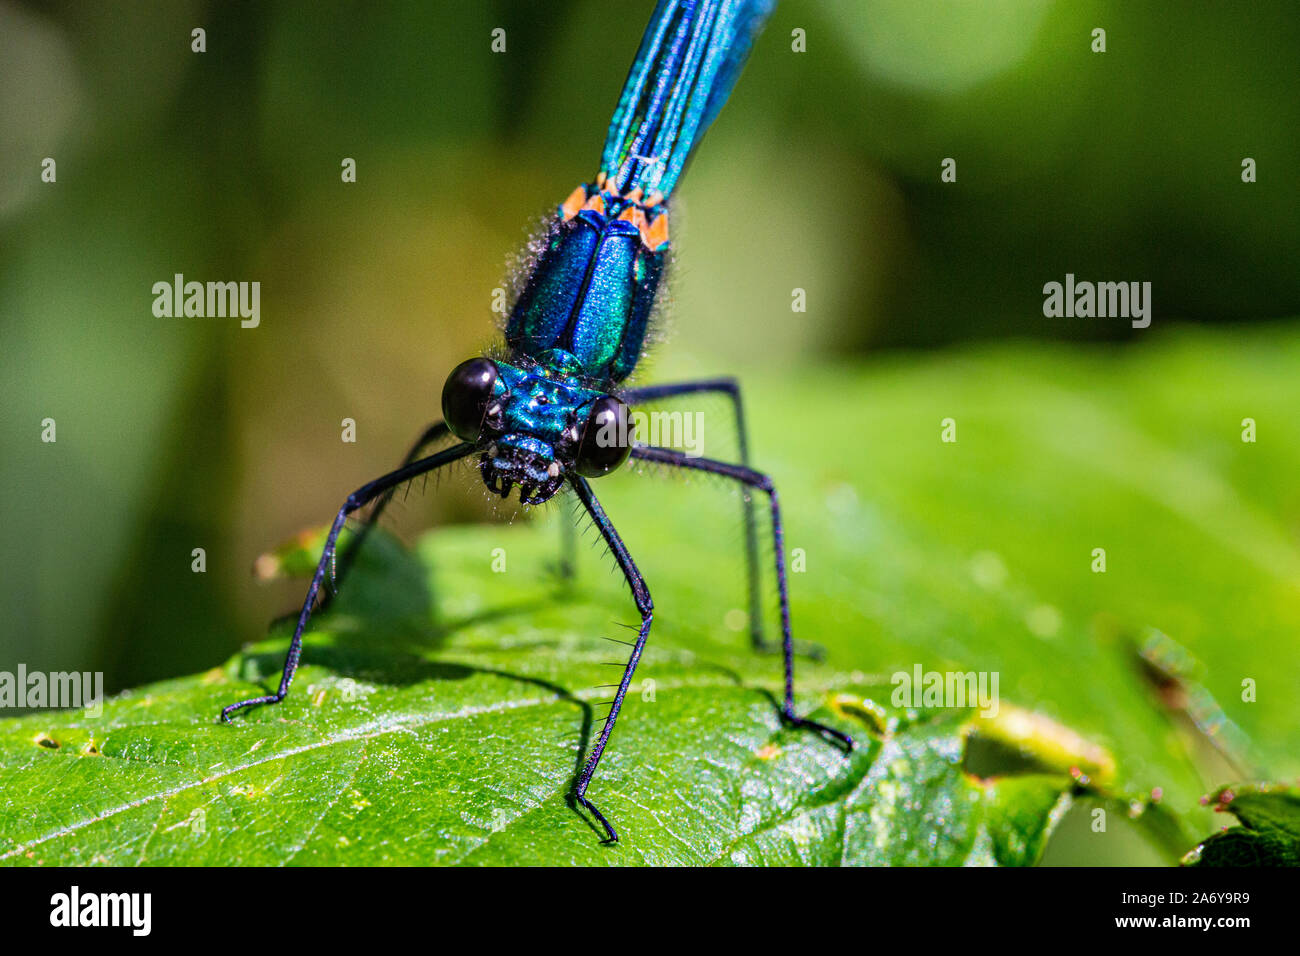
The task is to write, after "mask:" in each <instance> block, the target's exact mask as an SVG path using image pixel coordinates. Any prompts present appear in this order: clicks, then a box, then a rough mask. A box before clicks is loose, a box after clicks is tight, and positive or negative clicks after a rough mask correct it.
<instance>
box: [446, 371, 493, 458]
mask: <svg viewBox="0 0 1300 956" xmlns="http://www.w3.org/2000/svg"><path fill="white" fill-rule="evenodd" d="M497 374H498V373H497V365H496V363H495V362H493V361H491V360H490V359H485V358H472V359H469V360H468V361H465V362H461V363H460V364H459V365H457V366H456V367H455V368H454V369H452V370H451V374H450V375H448V376H447V384H446V385H444V386H443V387H442V417H443V419H444V420H445V421H446V422H447V427H448V428H450V429H451V433H452V434H453V435H455V436H456V437H457V438H459V439H460V440H461V441H467V442H477V441H478V440H479V436H480V435H481V434H482V432H483V419H484V418H486V417H487V413H488V404H489V403H490V402H491V401H492V399H493V397H494V394H493V393H494V390H495V386H496V383H497Z"/></svg>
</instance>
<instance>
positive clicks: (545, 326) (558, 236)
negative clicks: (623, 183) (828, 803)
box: [506, 193, 667, 387]
mask: <svg viewBox="0 0 1300 956" xmlns="http://www.w3.org/2000/svg"><path fill="white" fill-rule="evenodd" d="M596 195H597V196H599V193H597V194H596ZM620 205H623V206H624V209H622V210H620V209H619V208H618V207H619V206H620ZM631 208H634V206H633V205H632V204H627V203H626V201H622V200H618V199H617V198H615V197H611V202H610V204H609V206H607V207H606V209H605V210H604V211H602V210H601V209H599V208H583V209H580V210H579V211H578V212H576V213H574V214H573V215H572V216H570V217H569V218H568V219H564V218H563V216H564V213H563V212H562V213H561V214H560V216H558V217H557V221H556V222H555V223H554V224H553V225H552V227H551V229H550V233H549V234H548V236H547V243H546V248H545V251H543V253H542V255H541V257H540V258H539V260H538V262H537V263H536V265H535V266H534V268H533V272H532V275H531V276H530V277H529V280H528V283H527V285H526V286H525V287H524V291H523V294H522V295H521V296H520V297H519V301H518V302H517V303H516V304H515V308H514V311H513V312H512V313H511V316H510V322H509V325H508V326H507V328H506V342H507V344H509V346H510V347H511V349H512V350H518V351H521V352H524V353H525V354H527V355H529V356H532V357H533V358H538V357H540V356H541V354H542V353H543V352H545V351H547V350H550V349H562V350H564V351H565V352H568V353H570V354H571V355H572V356H574V358H575V359H576V360H577V362H578V365H579V367H580V371H581V374H582V375H583V376H584V377H585V378H586V379H588V380H589V381H591V382H593V383H598V384H600V385H604V386H606V387H608V386H612V385H613V384H615V383H617V382H621V381H622V380H623V379H625V378H627V376H628V375H629V374H630V373H631V372H632V369H633V368H635V367H636V363H637V359H639V358H640V356H641V348H642V345H643V344H644V341H645V334H646V329H647V327H648V325H649V321H650V311H651V309H652V308H653V307H654V301H655V292H656V291H657V290H658V288H659V277H660V276H661V275H662V273H663V267H664V260H665V259H666V257H667V243H666V242H665V243H664V244H663V248H660V249H658V250H655V251H652V250H651V249H650V248H648V247H647V245H646V243H645V242H644V241H643V239H642V235H641V231H640V229H638V227H637V225H636V224H635V223H634V222H632V221H631V220H629V219H620V218H617V216H618V214H619V212H620V211H626V209H631ZM659 215H667V213H666V212H665V211H662V210H661V211H660V212H659Z"/></svg>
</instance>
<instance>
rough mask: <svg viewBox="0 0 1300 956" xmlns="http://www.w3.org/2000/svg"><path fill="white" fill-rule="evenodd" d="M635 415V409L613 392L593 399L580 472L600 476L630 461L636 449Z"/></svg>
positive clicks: (579, 455)
mask: <svg viewBox="0 0 1300 956" xmlns="http://www.w3.org/2000/svg"><path fill="white" fill-rule="evenodd" d="M631 417H632V410H631V409H630V408H628V407H627V405H626V403H624V402H621V401H619V400H618V399H617V398H615V397H614V396H613V395H602V396H601V397H600V398H598V399H596V400H595V401H594V402H592V405H591V414H590V415H588V416H587V424H586V426H585V427H584V428H583V430H582V444H581V445H580V446H579V448H578V460H577V467H578V474H580V475H585V476H587V477H588V478H599V477H600V476H601V475H608V474H609V473H610V472H611V471H613V470H614V469H616V468H618V467H619V465H621V464H623V462H625V461H627V456H628V455H629V454H630V453H631V451H632V423H631Z"/></svg>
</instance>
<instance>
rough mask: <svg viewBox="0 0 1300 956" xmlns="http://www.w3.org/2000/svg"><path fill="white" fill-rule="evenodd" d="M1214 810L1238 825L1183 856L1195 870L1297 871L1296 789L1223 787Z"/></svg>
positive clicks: (1299, 823)
mask: <svg viewBox="0 0 1300 956" xmlns="http://www.w3.org/2000/svg"><path fill="white" fill-rule="evenodd" d="M1214 804H1215V806H1214V808H1215V809H1216V810H1218V811H1220V812H1226V813H1231V814H1232V815H1233V816H1235V817H1236V818H1237V819H1238V820H1240V821H1241V826H1237V827H1227V828H1225V829H1223V830H1221V831H1220V832H1219V833H1216V834H1214V835H1213V836H1211V837H1209V838H1208V839H1207V840H1205V841H1204V842H1203V843H1201V844H1200V845H1199V846H1198V847H1196V849H1194V850H1192V852H1191V853H1189V854H1188V855H1187V857H1186V858H1185V859H1184V862H1185V863H1187V864H1189V865H1193V866H1300V790H1297V789H1296V788H1295V787H1286V786H1278V785H1268V784H1258V785H1247V786H1241V787H1225V788H1223V789H1222V790H1220V791H1219V792H1218V793H1217V794H1215V797H1214Z"/></svg>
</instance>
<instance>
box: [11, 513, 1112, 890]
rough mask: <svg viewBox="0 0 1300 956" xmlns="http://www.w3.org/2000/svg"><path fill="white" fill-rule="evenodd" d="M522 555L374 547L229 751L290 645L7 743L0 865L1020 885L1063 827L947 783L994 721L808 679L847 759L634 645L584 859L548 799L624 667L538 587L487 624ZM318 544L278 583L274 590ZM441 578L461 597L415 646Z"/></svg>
mask: <svg viewBox="0 0 1300 956" xmlns="http://www.w3.org/2000/svg"><path fill="white" fill-rule="evenodd" d="M538 538H539V535H538V534H537V532H536V530H534V529H529V528H523V527H518V528H508V529H507V528H472V529H461V530H458V531H456V532H450V533H446V534H442V535H438V536H436V537H431V538H428V539H426V540H425V541H424V543H423V546H422V548H421V552H420V556H419V558H417V557H416V556H413V555H410V554H408V553H407V552H405V551H404V550H403V549H401V548H400V547H399V546H397V545H396V544H395V543H394V542H393V541H392V540H391V539H390V538H388V537H387V536H386V535H376V536H375V537H374V539H373V541H372V547H370V548H369V550H368V551H367V552H366V555H365V557H364V558H363V559H362V561H361V562H359V563H358V565H357V567H356V568H355V569H354V577H353V578H351V579H350V583H349V588H348V589H347V590H345V591H343V592H342V594H341V596H340V598H339V600H338V601H337V602H336V604H335V606H334V607H333V608H331V609H330V610H329V611H328V612H326V613H324V614H322V615H321V616H320V618H319V620H318V626H317V628H316V629H315V630H313V631H312V632H311V637H310V639H309V641H308V642H307V650H306V651H305V653H304V656H303V667H302V669H301V670H300V672H299V676H298V678H297V681H296V683H295V685H294V688H293V693H292V694H291V695H290V697H289V698H288V699H287V700H286V701H285V702H284V703H283V704H281V705H279V706H277V707H274V708H263V709H260V710H257V711H254V712H252V713H251V714H249V715H248V716H246V717H242V718H239V719H237V720H236V722H235V723H234V724H233V725H230V726H226V725H221V724H219V723H217V721H216V713H217V711H218V709H219V708H220V707H221V706H222V705H223V704H226V703H230V702H231V701H232V700H234V699H237V698H239V697H241V696H244V695H246V694H248V693H250V692H253V691H254V690H255V689H256V688H255V687H254V686H253V685H252V684H250V683H249V682H250V681H252V682H256V681H269V682H273V681H274V679H275V677H276V675H277V672H278V668H279V664H280V659H281V653H282V650H283V646H284V642H283V633H284V631H285V629H284V628H283V627H281V628H280V629H279V630H280V632H281V636H280V637H279V638H277V639H276V640H275V641H271V642H267V643H265V644H262V645H259V646H257V647H255V648H252V649H250V651H249V653H248V654H246V655H244V656H242V657H240V658H237V659H235V660H233V661H231V662H230V663H229V664H227V665H226V666H224V667H221V668H217V669H215V670H212V671H209V672H208V673H206V674H202V675H199V676H197V677H193V678H185V679H181V680H177V681H171V682H166V683H162V684H157V685H153V686H151V687H148V688H144V689H142V690H139V691H132V692H128V693H126V694H124V695H121V696H120V697H118V698H115V699H113V700H110V701H109V702H107V704H106V705H105V707H104V713H103V715H102V717H100V718H94V717H90V716H87V715H82V716H73V715H69V714H67V713H52V714H37V715H31V716H28V717H24V718H21V719H18V720H10V721H6V722H5V724H4V725H3V732H2V733H0V786H2V788H3V793H4V795H5V797H4V808H3V813H2V814H0V834H3V843H0V857H3V858H4V859H5V860H6V861H7V862H17V863H23V862H26V863H33V864H54V863H92V862H99V863H108V864H113V865H122V864H132V863H151V864H213V863H231V862H238V863H244V864H276V863H282V862H296V863H304V864H337V863H350V864H367V863H435V862H441V863H462V862H463V863H496V864H499V863H544V862H573V863H656V864H667V863H692V864H708V863H733V864H734V863H740V864H773V863H818V864H826V863H907V864H934V863H962V864H994V863H1002V864H1023V863H1029V862H1033V861H1034V860H1036V859H1037V858H1038V856H1039V855H1040V854H1041V853H1042V849H1043V845H1044V842H1045V840H1046V838H1047V836H1048V835H1049V834H1050V832H1051V829H1052V827H1053V825H1054V824H1055V822H1056V820H1058V819H1059V817H1060V815H1061V813H1062V812H1063V811H1064V809H1065V808H1066V807H1067V806H1068V805H1069V802H1070V799H1071V797H1070V792H1071V790H1072V788H1073V787H1074V783H1073V781H1072V780H1071V778H1070V777H1069V775H1068V774H1065V773H1063V772H1056V773H1054V774H1049V773H1040V774H1034V775H1028V776H1020V777H1005V778H1002V779H990V780H984V779H981V778H978V777H975V776H973V775H972V774H970V773H968V772H966V770H965V769H964V767H963V760H964V758H965V754H966V749H967V748H966V739H967V736H968V735H969V733H970V732H971V730H972V728H973V727H974V726H976V724H979V725H981V726H982V725H985V724H988V723H989V722H988V721H981V720H978V719H977V718H975V717H973V716H972V715H971V714H970V712H968V711H967V710H964V709H954V710H946V711H933V712H926V711H920V712H916V711H913V712H907V713H898V712H894V711H887V710H886V709H885V708H882V707H880V706H879V705H878V704H876V703H874V702H873V701H871V700H870V699H869V698H867V697H866V696H865V695H866V694H867V693H868V692H870V691H871V690H872V688H871V687H870V686H869V685H868V684H866V683H865V682H864V681H863V679H862V675H853V674H846V673H843V672H840V671H836V670H833V669H830V668H826V667H813V666H804V667H802V668H801V676H800V684H799V691H800V693H799V699H800V704H801V706H802V707H803V708H804V710H805V711H808V712H811V713H812V714H813V715H814V716H815V717H816V718H817V719H819V720H822V721H824V722H826V723H829V724H831V725H833V726H836V727H838V728H841V729H843V730H846V731H849V732H851V733H854V734H856V735H857V737H858V739H859V742H860V746H859V747H858V749H857V750H855V752H854V753H853V754H852V755H851V756H845V755H843V754H842V753H841V752H840V751H839V750H838V749H837V748H835V747H833V746H831V745H829V744H828V743H826V742H825V741H823V740H821V739H819V738H817V737H816V736H814V735H811V734H808V733H806V732H799V731H792V730H788V729H784V728H782V727H781V725H780V722H779V721H778V719H777V715H776V711H775V709H774V706H773V701H774V699H775V695H776V694H778V693H779V692H780V684H779V661H778V660H777V659H775V658H771V657H763V658H755V657H754V656H753V655H750V654H747V653H743V652H742V653H737V651H738V649H737V648H735V647H732V648H729V649H728V650H727V651H722V650H721V649H718V648H712V649H707V650H704V649H702V650H701V652H698V653H697V652H693V651H689V650H685V649H682V648H680V647H677V648H674V647H671V646H669V647H664V648H654V647H652V648H651V649H650V650H649V651H648V652H647V654H646V657H645V659H644V661H643V663H642V665H641V668H640V670H639V672H638V676H639V677H640V680H639V681H638V682H637V684H636V685H634V688H633V693H632V694H631V696H630V697H629V698H628V703H627V706H626V708H625V710H624V716H623V719H622V721H621V722H620V724H619V727H618V731H617V734H616V736H615V738H614V740H615V743H614V745H613V746H612V747H611V749H610V750H609V751H608V753H607V755H606V757H605V760H604V762H603V763H602V765H601V773H600V776H599V777H598V778H597V783H596V784H594V785H593V787H592V790H591V792H590V796H592V797H593V798H594V799H596V800H598V801H599V804H598V805H600V806H602V807H603V809H604V810H605V811H606V812H608V813H609V814H610V815H611V816H612V818H613V819H614V820H615V821H616V823H617V825H618V826H619V827H620V828H621V830H622V833H623V834H624V838H623V841H622V842H621V843H620V844H619V845H618V846H616V847H607V846H602V845H600V844H599V842H598V839H597V834H596V832H595V830H594V829H593V828H592V827H591V826H590V825H589V824H588V823H587V822H586V820H585V819H584V818H583V817H582V816H580V815H579V814H577V813H576V812H575V811H574V810H572V809H571V808H570V807H569V806H568V805H567V803H566V800H565V795H566V793H567V791H568V789H569V786H570V784H571V780H572V776H573V774H574V772H575V770H576V769H577V766H578V759H579V755H580V753H581V752H582V751H584V750H585V749H586V746H587V744H588V743H589V740H590V736H591V733H592V730H593V728H594V727H595V726H596V724H597V723H598V718H599V715H600V713H601V711H602V710H603V708H602V707H600V706H599V704H598V703H597V702H598V701H600V700H606V699H608V697H609V693H610V691H609V689H608V688H602V687H599V686H596V685H599V684H602V683H607V682H612V681H613V680H615V679H616V678H617V675H618V673H619V669H618V667H611V666H608V664H607V663H606V662H611V663H617V662H618V661H619V660H620V658H621V654H622V653H623V652H624V651H625V650H626V649H625V648H624V647H623V645H621V644H615V643H606V642H603V641H601V640H600V639H599V638H595V639H593V638H589V637H587V636H586V635H588V634H599V633H601V632H602V631H606V632H609V631H613V632H615V633H618V629H616V628H613V627H612V626H611V623H610V605H611V604H614V605H615V606H617V599H618V598H619V597H620V596H621V595H620V594H619V588H618V587H617V586H615V587H612V588H611V587H608V586H607V585H606V586H601V587H599V588H598V589H597V590H598V599H593V598H591V597H588V596H587V595H585V594H582V593H579V594H573V595H565V594H561V593H558V591H557V589H556V587H555V586H554V585H548V583H547V582H546V579H545V578H544V577H543V578H542V580H541V581H532V582H529V583H527V584H525V585H523V586H522V587H521V588H520V589H519V591H520V592H522V593H518V592H517V593H515V594H514V596H513V600H512V601H510V602H508V603H494V602H493V598H494V594H493V587H492V585H493V584H494V583H495V581H494V579H493V577H492V575H491V572H490V571H488V570H487V561H486V560H485V558H486V557H487V556H488V555H490V554H491V551H492V549H493V548H494V547H495V548H501V547H504V548H505V549H506V553H507V554H508V555H509V560H510V561H512V562H518V563H519V564H520V565H523V566H524V567H532V566H536V565H537V564H538V563H540V562H541V561H543V560H544V556H543V555H542V554H541V553H538V551H539V546H541V545H543V544H544V543H543V542H541V541H539V540H538ZM316 543H317V542H316V541H315V540H314V539H313V537H312V536H306V537H303V538H302V539H300V540H299V541H297V542H295V543H294V544H293V545H292V546H290V547H289V548H288V549H285V550H284V551H282V552H281V554H280V555H279V557H280V558H281V559H283V560H284V561H285V565H286V566H293V563H294V562H295V561H296V560H297V558H298V557H299V556H296V555H294V554H293V553H292V552H294V551H295V550H296V549H297V548H307V549H310V548H312V547H313V546H314V545H315V544H316ZM435 557H436V559H437V560H436V561H434V560H433V559H434V558H435ZM422 561H424V562H429V563H430V565H432V566H431V567H425V565H424V564H423V563H422ZM421 577H423V578H424V582H423V583H424V586H423V587H421V586H420V581H419V580H418V579H420V578H421ZM434 580H437V581H441V582H443V583H444V586H449V587H450V588H451V593H454V594H455V595H456V596H457V597H456V600H454V601H448V602H446V603H447V604H450V605H451V607H450V608H446V609H445V611H446V616H445V617H441V618H440V620H439V623H437V624H435V625H433V626H430V625H429V624H428V623H427V617H428V615H429V605H428V603H427V602H428V600H429V594H430V592H431V588H432V581H434ZM394 581H397V582H405V585H406V586H405V587H404V588H392V587H391V585H392V584H393V582H394ZM607 583H613V584H614V585H617V581H614V580H613V579H611V581H610V582H607ZM377 596H382V597H381V599H379V600H376V597H377ZM669 620H670V621H671V620H672V617H670V618H669ZM665 630H666V631H667V632H668V633H669V634H671V633H672V631H673V630H674V627H673V625H671V624H668V625H666V626H665ZM620 639H621V638H620ZM665 643H670V642H669V641H665ZM728 643H732V644H734V643H736V642H735V641H729V642H728ZM1022 743H1024V745H1025V746H1026V747H1031V746H1033V743H1032V742H1025V741H1022ZM1052 747H1059V741H1053V742H1052V743H1051V745H1050V746H1046V747H1045V748H1044V749H1045V751H1046V750H1050V749H1051V748H1052ZM1064 759H1065V760H1067V761H1068V760H1070V759H1073V760H1077V761H1087V760H1088V759H1089V755H1088V754H1086V753H1081V754H1077V755H1072V754H1066V755H1065V757H1064ZM1045 765H1046V764H1045ZM1056 769H1057V770H1058V771H1059V767H1058V768H1056Z"/></svg>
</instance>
